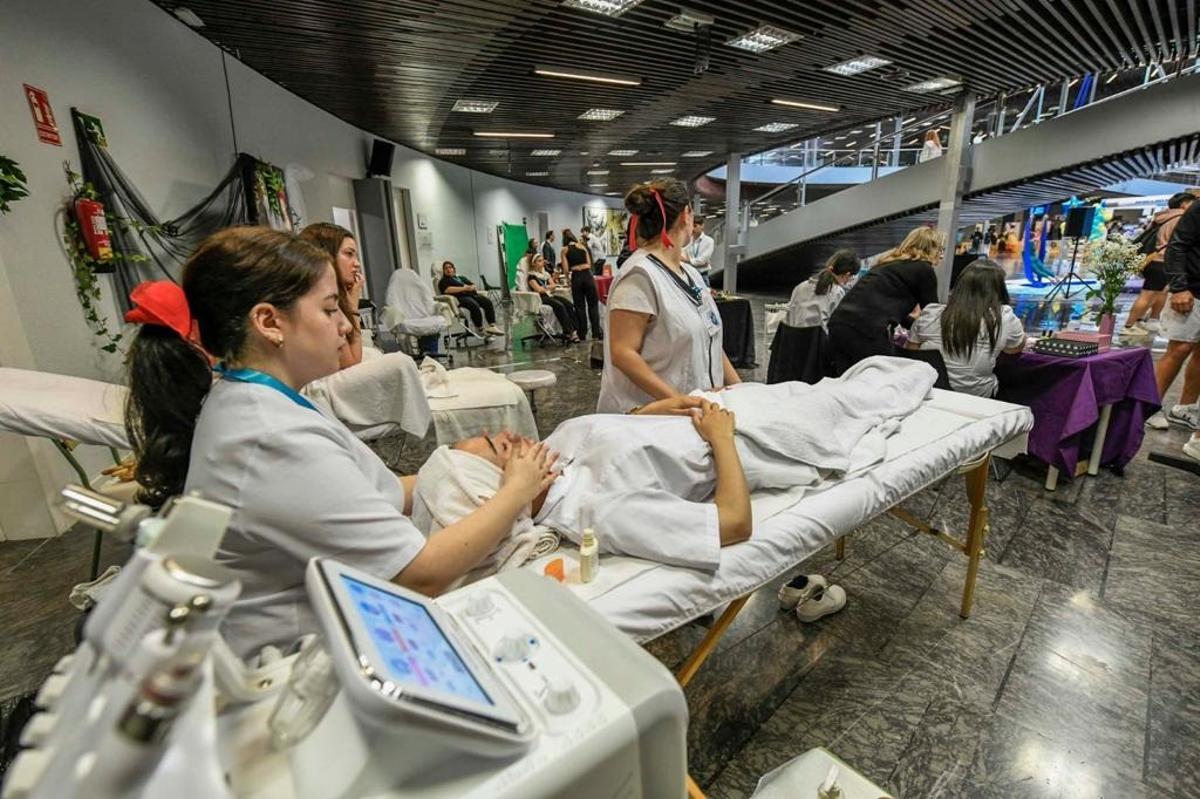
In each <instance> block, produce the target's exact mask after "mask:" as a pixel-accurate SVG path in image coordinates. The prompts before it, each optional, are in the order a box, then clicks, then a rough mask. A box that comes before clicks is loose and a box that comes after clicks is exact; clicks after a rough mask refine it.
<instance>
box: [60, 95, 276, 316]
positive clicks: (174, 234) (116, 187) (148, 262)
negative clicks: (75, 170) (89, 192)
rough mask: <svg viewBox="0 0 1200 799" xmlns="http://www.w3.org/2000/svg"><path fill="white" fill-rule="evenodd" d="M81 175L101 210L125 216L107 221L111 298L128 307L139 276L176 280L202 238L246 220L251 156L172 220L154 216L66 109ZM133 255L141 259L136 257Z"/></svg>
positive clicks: (243, 157) (242, 158) (77, 117)
mask: <svg viewBox="0 0 1200 799" xmlns="http://www.w3.org/2000/svg"><path fill="white" fill-rule="evenodd" d="M72 118H73V120H74V123H75V133H76V138H77V139H78V141H79V156H80V163H81V168H82V175H83V179H84V180H85V181H86V182H88V183H91V184H92V186H93V187H94V188H95V189H96V193H97V196H98V199H99V200H100V202H101V203H103V204H104V208H105V210H106V212H107V213H108V214H109V215H110V216H112V217H115V218H117V219H121V220H127V221H126V222H124V223H118V224H115V225H112V226H111V228H110V230H109V237H110V239H111V240H112V247H113V251H114V253H117V254H118V255H120V256H121V257H120V258H116V259H114V264H115V272H114V278H115V279H116V294H117V300H118V302H119V303H120V309H121V312H122V314H123V313H124V312H125V311H127V310H129V307H130V306H129V292H131V291H132V290H133V288H134V286H136V285H137V284H138V283H141V282H142V281H143V280H160V279H162V278H164V277H165V278H168V279H170V280H178V279H179V274H180V270H181V269H182V268H183V263H184V261H186V260H187V258H188V256H189V255H191V253H192V251H193V250H194V249H195V248H196V246H197V245H198V244H199V243H200V242H201V241H203V240H204V239H205V238H206V237H207V236H209V235H210V234H212V233H215V232H216V231H218V230H222V229H224V228H227V227H230V226H232V225H243V224H249V223H250V214H249V212H248V210H247V202H246V195H247V192H246V186H245V182H244V180H243V175H244V174H245V172H246V164H247V163H248V162H255V161H256V159H255V158H254V157H253V156H250V155H246V154H242V155H239V156H238V159H237V161H235V162H234V164H233V166H231V167H230V169H229V171H228V172H227V173H226V174H225V177H223V178H222V179H221V182H220V183H219V184H217V187H216V188H215V189H213V190H212V191H211V192H209V194H208V196H207V197H205V198H204V199H203V200H201V201H200V202H199V203H197V204H196V205H194V206H192V207H191V208H189V209H188V210H186V211H184V212H183V213H182V214H180V215H179V216H177V217H175V218H174V219H160V218H159V217H158V215H157V214H155V213H154V211H153V210H151V208H150V206H149V204H147V202H146V201H145V199H144V198H143V197H142V195H141V193H140V192H139V191H138V190H137V188H136V187H135V186H134V185H133V183H132V182H130V180H129V178H128V177H127V176H126V175H125V173H124V172H123V171H122V170H121V168H120V167H119V166H118V165H117V162H116V161H115V160H113V157H112V156H111V155H110V154H109V152H108V149H107V148H106V147H104V146H103V145H102V144H99V143H97V142H96V140H95V139H94V137H93V135H92V134H91V133H90V132H89V131H88V130H87V128H86V124H85V122H84V120H83V119H82V118H81V117H80V115H79V114H77V113H75V110H74V109H72ZM138 256H141V257H142V258H145V260H140V259H139V258H138Z"/></svg>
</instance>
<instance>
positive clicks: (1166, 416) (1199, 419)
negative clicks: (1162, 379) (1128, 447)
mask: <svg viewBox="0 0 1200 799" xmlns="http://www.w3.org/2000/svg"><path fill="white" fill-rule="evenodd" d="M1172 424H1177V425H1179V426H1181V427H1187V428H1190V429H1192V430H1200V406H1197V405H1172V406H1171V407H1170V408H1169V409H1168V410H1166V411H1159V412H1158V413H1156V414H1154V415H1153V416H1151V417H1150V418H1149V419H1147V420H1146V427H1150V428H1153V429H1155V430H1166V429H1167V428H1169V427H1170V426H1171V425H1172Z"/></svg>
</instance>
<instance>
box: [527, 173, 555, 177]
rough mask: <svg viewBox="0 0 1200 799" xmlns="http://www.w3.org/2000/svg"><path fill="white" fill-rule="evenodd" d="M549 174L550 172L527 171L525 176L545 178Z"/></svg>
mask: <svg viewBox="0 0 1200 799" xmlns="http://www.w3.org/2000/svg"><path fill="white" fill-rule="evenodd" d="M549 174H550V173H549V172H526V173H525V177H527V178H544V177H546V176H547V175H549Z"/></svg>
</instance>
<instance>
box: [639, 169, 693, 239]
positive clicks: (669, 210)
mask: <svg viewBox="0 0 1200 799" xmlns="http://www.w3.org/2000/svg"><path fill="white" fill-rule="evenodd" d="M655 192H657V193H658V196H657V197H656V196H655ZM660 198H661V199H662V207H661V208H660V207H659V203H658V201H659V199H660ZM691 199H692V198H691V197H690V196H689V195H688V190H687V186H686V185H685V184H684V182H683V181H682V180H677V179H675V178H663V179H662V180H651V181H647V182H646V183H639V184H638V185H636V186H634V187H633V188H632V189H630V190H629V193H628V194H626V195H625V210H626V211H628V212H629V213H630V214H631V215H634V216H636V217H637V230H636V231H635V233H636V234H637V238H638V241H631V242H629V249H631V250H636V249H637V248H638V242H640V241H649V240H651V239H653V238H654V237H656V236H659V235H661V234H662V232H663V231H664V230H670V229H671V228H673V227H674V226H675V223H676V222H677V221H678V220H679V217H680V215H681V214H682V213H683V212H684V211H685V210H686V209H687V207H688V205H689V204H690V203H691ZM664 217H665V218H664Z"/></svg>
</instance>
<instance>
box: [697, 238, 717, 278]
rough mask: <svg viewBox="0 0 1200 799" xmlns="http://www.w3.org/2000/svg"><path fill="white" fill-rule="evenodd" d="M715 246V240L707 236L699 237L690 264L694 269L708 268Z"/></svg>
mask: <svg viewBox="0 0 1200 799" xmlns="http://www.w3.org/2000/svg"><path fill="white" fill-rule="evenodd" d="M716 248H717V242H716V241H715V240H714V239H712V238H711V237H709V236H705V237H704V238H702V239H700V241H699V242H698V243H697V245H696V254H695V256H694V257H693V258H692V266H693V267H695V268H696V269H701V270H703V269H708V267H709V264H711V263H712V256H713V250H715V249H716Z"/></svg>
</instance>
